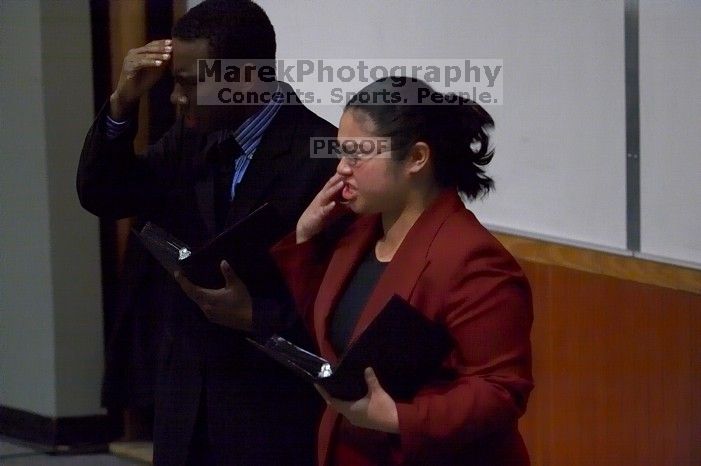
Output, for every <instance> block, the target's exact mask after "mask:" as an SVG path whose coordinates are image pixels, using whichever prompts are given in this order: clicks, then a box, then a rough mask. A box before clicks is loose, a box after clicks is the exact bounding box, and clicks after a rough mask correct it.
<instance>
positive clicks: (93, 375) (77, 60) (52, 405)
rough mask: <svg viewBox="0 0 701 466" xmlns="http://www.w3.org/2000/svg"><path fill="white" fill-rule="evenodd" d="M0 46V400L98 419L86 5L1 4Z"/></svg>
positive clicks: (98, 321)
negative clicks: (84, 203) (81, 185)
mask: <svg viewBox="0 0 701 466" xmlns="http://www.w3.org/2000/svg"><path fill="white" fill-rule="evenodd" d="M0 48H1V55H2V59H1V60H0V82H1V83H2V85H0V404H2V405H3V406H6V407H10V408H15V409H21V410H24V411H29V412H33V413H36V414H40V415H43V416H49V417H64V416H83V415H94V414H99V413H101V412H102V409H101V408H100V403H99V395H100V382H101V377H102V370H103V343H102V342H103V338H102V332H103V330H102V305H101V292H100V289H101V288H100V287H101V285H100V282H101V280H100V267H99V245H98V223H97V219H95V218H94V217H92V216H91V215H89V214H87V213H86V212H84V211H82V209H81V208H80V205H79V204H78V200H77V196H76V194H75V169H76V165H77V160H78V156H79V153H80V148H81V146H82V139H83V138H84V136H85V131H86V130H87V128H88V127H89V125H90V122H91V119H92V113H93V103H92V71H91V52H90V17H89V7H88V0H66V1H61V2H55V1H51V0H43V1H39V0H26V1H25V0H3V1H2V2H1V3H0Z"/></svg>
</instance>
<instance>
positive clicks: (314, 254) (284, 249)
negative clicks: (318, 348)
mask: <svg viewBox="0 0 701 466" xmlns="http://www.w3.org/2000/svg"><path fill="white" fill-rule="evenodd" d="M270 252H271V254H272V256H273V258H274V259H275V262H276V263H277V265H278V267H279V268H280V272H281V273H282V276H283V277H284V280H285V283H286V284H287V288H288V290H289V291H290V294H291V296H292V300H293V302H294V307H295V309H296V311H297V313H298V314H299V315H300V317H301V318H302V319H303V321H304V323H305V325H306V327H307V329H309V331H310V333H311V334H314V301H315V300H316V295H317V293H318V292H319V286H320V285H321V281H322V279H323V278H324V274H325V273H326V268H327V267H328V264H329V261H330V259H331V252H332V250H331V247H330V246H329V245H328V244H326V241H325V239H324V237H323V236H322V235H317V236H316V237H314V238H311V239H309V240H308V241H305V242H304V243H300V244H297V238H296V232H295V231H293V232H291V233H290V234H288V235H287V236H285V237H284V238H283V239H282V240H281V241H280V242H279V243H277V244H276V245H275V246H273V248H272V249H271V251H270Z"/></svg>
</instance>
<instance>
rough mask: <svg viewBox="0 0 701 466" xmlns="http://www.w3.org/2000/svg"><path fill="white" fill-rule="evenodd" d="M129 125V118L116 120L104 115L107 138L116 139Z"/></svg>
mask: <svg viewBox="0 0 701 466" xmlns="http://www.w3.org/2000/svg"><path fill="white" fill-rule="evenodd" d="M129 126H131V120H124V121H117V120H114V119H112V118H110V116H109V115H105V136H107V139H108V140H110V141H111V140H113V139H117V138H118V137H119V136H121V135H122V134H124V132H125V131H126V130H127V129H129Z"/></svg>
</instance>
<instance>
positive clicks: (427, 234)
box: [351, 190, 465, 339]
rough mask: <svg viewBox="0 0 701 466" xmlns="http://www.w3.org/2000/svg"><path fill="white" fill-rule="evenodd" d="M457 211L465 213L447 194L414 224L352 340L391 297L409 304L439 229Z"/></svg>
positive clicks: (449, 192)
mask: <svg viewBox="0 0 701 466" xmlns="http://www.w3.org/2000/svg"><path fill="white" fill-rule="evenodd" d="M457 209H465V206H464V204H463V203H462V201H461V200H460V198H459V197H458V195H457V193H456V192H455V191H453V190H446V191H445V192H443V193H442V194H441V195H440V196H439V197H438V198H437V199H436V200H435V201H434V203H433V204H432V205H431V206H430V207H429V208H427V209H426V210H425V211H424V212H423V213H422V214H421V216H420V217H419V218H418V219H417V220H416V223H414V225H413V226H412V227H411V229H409V232H408V233H407V235H406V237H405V238H404V241H402V244H401V245H400V246H399V249H397V252H396V253H395V254H394V257H393V258H392V262H390V263H389V265H388V266H387V268H386V269H385V272H384V273H383V274H382V277H381V278H380V281H379V282H378V283H377V286H376V287H375V289H374V290H373V292H372V294H371V295H370V297H369V298H368V302H367V303H366V304H365V308H364V309H363V312H362V313H361V315H360V318H359V319H358V323H357V324H356V326H355V329H354V330H353V335H352V337H351V339H354V338H356V337H357V336H358V335H360V334H361V333H363V332H364V331H365V329H366V328H367V326H368V325H369V324H370V322H372V321H373V319H374V318H375V317H377V315H378V314H379V313H380V311H382V309H383V308H384V306H385V305H386V304H387V302H388V301H389V300H390V298H391V297H392V296H393V295H394V294H397V295H399V296H401V297H402V298H404V299H405V300H407V301H411V295H412V292H413V290H414V287H415V286H416V282H417V281H418V280H419V278H420V277H421V274H422V273H423V271H424V270H425V269H426V267H427V266H428V265H429V260H428V250H429V248H430V247H431V244H432V243H433V240H434V238H435V237H436V234H437V233H438V230H439V229H440V227H441V225H443V223H444V222H445V221H446V219H447V218H448V217H449V216H450V215H451V214H452V213H453V212H455V211H456V210H457Z"/></svg>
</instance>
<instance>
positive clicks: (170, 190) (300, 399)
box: [77, 0, 336, 465]
mask: <svg viewBox="0 0 701 466" xmlns="http://www.w3.org/2000/svg"><path fill="white" fill-rule="evenodd" d="M274 57H275V33H274V30H273V27H272V25H271V24H270V21H269V19H268V17H267V15H266V14H265V12H264V11H263V10H262V9H261V8H260V7H259V6H257V5H256V4H254V3H252V2H249V1H222V0H207V1H205V2H204V3H202V4H200V5H198V6H196V7H194V8H193V9H191V10H190V11H189V12H188V13H187V14H186V15H185V16H183V18H182V19H181V20H180V21H179V22H178V24H176V26H175V28H174V30H173V39H172V40H160V41H154V42H151V43H149V44H147V45H145V46H144V47H140V48H138V49H133V50H131V51H130V52H129V54H128V55H127V57H126V58H125V60H124V66H123V69H122V73H121V76H120V79H119V83H118V85H117V89H116V90H115V91H114V93H113V94H112V96H111V97H110V102H109V104H108V105H105V107H104V108H103V109H102V111H101V112H100V113H99V114H98V116H97V118H96V120H95V122H94V124H93V126H92V128H91V129H90V131H89V132H88V135H87V137H86V140H85V145H84V147H83V152H82V154H81V159H80V165H79V168H78V176H77V188H78V194H79V198H80V201H81V204H82V205H83V206H84V207H85V208H86V209H87V210H89V211H90V212H92V213H94V214H95V215H98V216H103V217H109V218H121V217H126V216H133V215H139V216H140V217H141V218H144V219H148V220H151V221H153V222H154V223H156V224H158V225H160V226H162V227H164V228H165V229H166V230H168V231H169V232H171V233H172V234H173V235H174V236H176V237H178V238H180V239H181V240H183V241H185V242H186V243H188V244H189V245H192V246H197V245H201V244H203V243H204V242H205V241H206V240H208V239H210V238H211V237H212V236H214V235H216V234H217V233H218V232H220V231H222V230H223V229H224V228H225V227H226V226H228V225H231V224H233V223H235V222H237V221H238V220H240V219H241V218H243V217H245V216H246V215H247V214H249V213H250V212H252V211H253V210H255V208H257V207H258V206H260V205H262V204H263V203H265V202H270V203H272V204H273V205H274V206H276V207H277V210H278V211H279V212H280V214H281V216H282V221H281V222H280V224H279V226H278V228H277V230H278V231H276V232H275V234H276V235H277V236H282V235H283V234H284V233H286V232H287V231H290V230H291V229H292V228H293V227H294V225H295V223H296V221H297V219H298V217H299V215H300V214H301V212H302V210H303V209H304V208H305V207H306V205H307V204H308V203H309V201H310V200H311V199H312V197H313V196H314V195H315V194H316V192H318V190H319V188H320V187H321V186H322V185H323V184H324V182H325V181H326V180H327V179H328V177H329V176H330V175H331V174H332V172H333V170H334V168H335V165H336V162H335V161H334V160H329V159H315V158H311V157H310V150H309V147H310V138H311V137H333V136H335V132H336V131H335V128H334V127H333V126H332V125H331V124H329V123H327V122H326V121H324V120H322V119H321V118H319V117H318V116H316V115H315V114H314V113H312V112H311V111H310V110H308V109H307V108H305V107H304V106H303V105H302V104H301V103H300V102H299V100H297V99H296V98H295V99H289V96H290V95H294V92H293V91H292V89H291V88H290V86H288V85H287V84H285V83H282V82H277V81H273V82H264V81H262V80H259V79H257V78H256V76H255V74H254V75H253V78H252V80H251V81H250V82H247V83H245V85H246V86H247V87H246V89H248V90H251V89H252V90H254V91H256V92H259V93H261V95H262V94H263V93H268V95H269V94H274V95H275V96H277V97H279V98H275V99H273V100H271V101H269V102H266V103H262V104H257V105H256V104H252V105H230V106H202V105H197V95H196V90H197V88H196V86H197V80H196V76H197V59H202V58H227V59H228V58H243V59H253V60H256V61H257V60H262V61H263V62H265V61H266V60H268V61H269V63H274ZM169 64H172V72H173V75H174V77H175V82H176V84H175V87H174V90H173V93H172V95H171V101H172V102H173V103H174V104H176V105H178V107H179V118H178V120H177V122H176V124H175V125H174V126H173V127H172V128H171V129H170V130H169V131H168V132H167V133H166V134H165V135H164V136H163V138H161V139H160V140H159V141H158V142H157V143H156V144H154V145H153V146H151V147H150V148H149V149H148V152H147V153H146V154H145V155H143V156H136V155H135V154H134V151H133V146H132V142H133V138H134V135H135V132H136V127H137V124H136V114H135V109H136V107H137V103H138V100H139V98H140V97H141V96H142V95H144V94H145V93H146V92H147V91H148V90H149V89H150V88H151V86H153V84H154V83H155V82H156V81H157V80H158V79H160V77H161V76H162V74H163V72H164V70H165V69H166V68H167V67H168V65H169ZM222 273H223V274H224V275H225V277H229V279H231V277H232V276H233V274H231V272H230V269H228V267H227V266H226V265H225V264H223V265H222ZM149 279H153V280H158V286H161V287H162V289H163V296H164V297H165V301H166V302H165V303H164V305H163V309H162V318H163V326H162V328H163V331H162V332H163V333H162V335H161V336H160V340H161V341H160V345H159V346H160V349H159V364H158V366H159V368H158V371H157V372H158V373H157V376H156V379H157V382H156V390H155V398H156V402H155V403H156V407H155V419H154V462H155V464H157V465H177V464H192V465H209V464H217V465H224V464H226V465H230V464H254V465H259V464H262V465H264V464H276V465H280V464H295V465H297V464H312V463H313V456H314V438H315V430H316V424H317V421H318V414H319V412H320V410H319V409H320V406H319V405H320V403H319V399H318V396H317V395H316V394H315V392H314V391H313V389H312V388H311V387H308V386H306V385H305V384H303V383H302V382H301V381H298V380H297V379H295V378H293V376H291V375H289V374H287V373H286V371H284V370H283V369H281V368H279V367H278V366H276V365H275V364H274V363H273V362H271V361H269V360H267V358H266V357H265V356H262V355H261V354H257V352H256V350H255V349H253V348H252V346H251V345H249V344H247V342H246V341H245V338H244V337H245V336H247V335H249V334H250V333H254V334H258V335H263V336H264V335H268V334H271V333H273V332H283V333H285V332H286V333H287V335H289V336H290V337H292V338H295V337H296V338H298V339H301V338H303V335H302V333H297V332H296V331H295V329H296V328H297V327H296V316H294V315H293V314H292V313H290V312H286V311H285V309H288V306H287V302H288V301H287V299H288V297H287V295H286V294H285V292H284V291H283V290H284V286H282V285H281V283H280V282H279V281H278V280H275V279H274V277H271V282H270V284H269V286H267V287H263V288H265V289H266V292H264V293H259V294H257V295H254V296H251V297H250V299H251V301H252V309H253V311H252V315H251V316H249V319H248V320H247V322H246V323H245V325H240V323H238V322H233V321H230V320H227V316H228V315H230V314H223V315H217V314H216V313H203V312H202V311H201V310H200V309H199V308H198V307H197V306H196V305H195V304H194V303H193V302H192V301H191V300H190V299H188V298H187V297H186V295H185V294H184V293H183V292H182V290H181V289H180V287H179V286H178V284H177V283H176V282H175V281H174V280H173V278H172V277H170V276H169V275H168V274H167V273H165V272H164V271H163V272H160V273H159V274H158V276H152V277H149ZM219 292H222V293H226V288H224V289H222V290H219ZM242 327H243V328H244V329H245V330H244V331H242V330H240V329H241V328H242ZM299 328H300V329H301V326H300V327H299Z"/></svg>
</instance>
